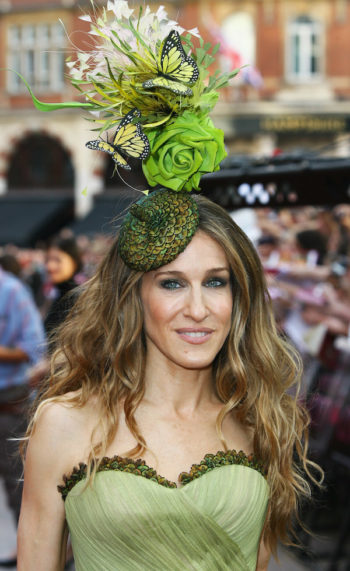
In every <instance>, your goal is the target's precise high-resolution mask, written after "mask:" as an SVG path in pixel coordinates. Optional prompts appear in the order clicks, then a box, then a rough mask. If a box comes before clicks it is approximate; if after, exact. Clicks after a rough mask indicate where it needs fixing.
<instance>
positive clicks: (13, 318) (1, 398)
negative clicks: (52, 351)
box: [0, 267, 45, 567]
mask: <svg viewBox="0 0 350 571" xmlns="http://www.w3.org/2000/svg"><path fill="white" fill-rule="evenodd" d="M44 349H45V336H44V330H43V325H42V321H41V317H40V314H39V312H38V310H37V308H36V306H35V304H34V301H33V299H32V297H31V295H30V292H29V290H28V289H27V287H26V286H25V285H23V284H22V282H21V281H20V280H19V279H17V278H16V277H15V276H14V275H12V274H10V273H8V272H5V271H4V270H3V269H2V268H1V267H0V478H2V479H3V480H4V483H5V490H6V495H7V501H8V504H9V507H10V508H11V510H12V512H13V515H14V517H15V519H16V521H18V517H19V512H20V504H21V495H22V489H21V485H20V483H19V479H20V477H21V474H22V463H21V460H20V457H19V456H18V454H17V455H16V448H17V443H14V442H13V441H10V440H9V439H13V438H18V437H21V436H22V435H23V433H24V432H25V430H26V415H25V413H26V408H27V407H26V403H27V400H28V396H29V392H30V389H29V385H28V380H29V374H30V369H31V367H32V366H33V365H35V364H36V363H37V362H38V361H39V360H40V359H41V357H42V356H43V353H44ZM15 564H16V554H11V555H10V556H9V557H8V558H7V559H5V560H2V561H1V560H0V567H9V566H13V565H15Z"/></svg>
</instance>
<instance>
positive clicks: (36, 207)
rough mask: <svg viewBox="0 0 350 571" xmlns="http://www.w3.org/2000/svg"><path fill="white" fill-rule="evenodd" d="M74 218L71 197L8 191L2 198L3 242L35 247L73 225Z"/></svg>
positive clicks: (0, 239)
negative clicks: (39, 241) (71, 223)
mask: <svg viewBox="0 0 350 571" xmlns="http://www.w3.org/2000/svg"><path fill="white" fill-rule="evenodd" d="M73 217H74V202H73V198H72V197H67V196H60V195H59V194H55V195H52V194H51V195H49V196H47V197H46V196H42V195H40V196H36V195H34V196H33V194H30V195H28V194H26V193H21V194H17V193H16V195H12V196H11V193H9V194H7V195H5V196H1V197H0V244H2V245H4V244H15V245H17V246H21V247H24V246H34V245H35V243H36V242H37V241H38V240H46V239H47V238H48V237H49V236H52V235H54V234H55V233H57V232H59V230H60V229H61V228H62V227H63V226H67V225H68V224H70V222H71V221H72V220H73Z"/></svg>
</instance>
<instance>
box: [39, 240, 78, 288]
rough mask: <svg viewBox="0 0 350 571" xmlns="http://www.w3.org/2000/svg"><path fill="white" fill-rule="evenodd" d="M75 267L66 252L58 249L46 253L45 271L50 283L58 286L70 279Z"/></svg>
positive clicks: (51, 249)
mask: <svg viewBox="0 0 350 571" xmlns="http://www.w3.org/2000/svg"><path fill="white" fill-rule="evenodd" d="M76 269H77V266H76V263H75V261H74V260H73V259H72V258H71V257H70V255H69V254H67V253H66V252H62V250H59V249H58V248H50V249H49V250H48V252H47V258H46V271H47V273H48V276H49V278H50V280H51V282H52V283H54V284H60V283H62V282H65V281H66V280H69V279H71V278H72V277H73V276H74V274H75V272H76Z"/></svg>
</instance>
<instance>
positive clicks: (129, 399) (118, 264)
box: [27, 196, 317, 550]
mask: <svg viewBox="0 0 350 571" xmlns="http://www.w3.org/2000/svg"><path fill="white" fill-rule="evenodd" d="M194 199H195V200H196V202H197V204H198V208H199V214H200V223H199V229H201V230H202V231H203V232H205V233H206V234H207V235H209V236H210V237H212V238H213V239H214V240H216V241H217V243H218V244H220V246H221V247H222V248H223V250H224V251H225V253H226V256H227V259H228V263H229V266H230V270H231V278H232V290H233V311H232V325H231V330H230V333H229V335H228V337H227V339H226V341H225V343H224V345H223V347H222V349H221V350H220V352H219V354H218V355H217V356H216V358H215V361H214V363H213V377H214V379H215V386H216V391H217V395H218V397H219V398H220V399H221V400H222V402H223V403H224V404H225V406H224V407H223V409H222V411H221V412H220V414H219V415H218V418H217V432H218V435H219V437H220V439H221V441H222V444H223V446H224V448H225V449H226V450H227V445H226V442H225V439H224V436H223V433H222V429H221V427H222V421H223V418H224V417H225V415H226V414H228V413H229V412H230V411H231V410H233V409H235V410H236V411H237V414H238V418H239V420H240V421H241V422H242V423H243V424H244V425H245V426H247V427H249V428H253V430H254V453H255V455H256V456H257V457H258V458H259V459H261V460H262V461H263V462H264V464H265V465H266V467H267V470H268V475H267V480H268V483H269V486H270V502H269V511H268V517H267V522H266V525H265V531H264V533H265V539H266V541H267V543H268V544H269V545H270V547H271V548H272V549H273V550H275V548H276V543H277V540H278V539H281V540H282V541H284V542H288V531H290V529H291V527H292V520H293V517H294V516H295V515H297V512H298V505H299V502H300V500H301V499H302V498H303V497H307V496H310V487H309V484H308V481H307V480H306V479H305V477H304V475H307V476H308V478H310V479H311V480H313V481H315V479H314V477H313V476H312V474H311V473H310V468H311V469H312V468H313V467H315V465H314V464H313V463H312V462H310V461H309V460H308V459H307V442H308V440H307V427H308V424H309V417H308V413H307V411H306V410H305V409H304V408H303V406H301V404H300V403H299V402H298V392H299V385H300V377H301V364H300V359H299V357H298V355H297V353H296V351H295V350H294V349H293V348H292V347H291V346H290V345H289V344H287V343H286V342H285V341H284V340H283V339H282V338H281V336H280V335H279V334H278V332H277V330H276V326H275V321H274V317H273V313H272V309H271V304H270V299H269V294H268V291H267V287H266V283H265V278H264V274H263V270H262V267H261V263H260V260H259V257H258V255H257V253H256V251H255V248H254V247H253V245H252V244H251V243H250V241H249V240H248V238H247V236H246V235H245V234H244V233H243V232H242V230H241V229H240V228H239V227H238V226H237V225H236V224H235V222H233V220H232V219H231V218H230V216H229V215H228V214H227V213H226V212H225V210H223V209H222V208H221V207H220V206H217V205H216V204H214V203H213V202H211V201H209V200H208V199H206V198H204V197H202V196H195V197H194ZM142 276H143V273H142V272H137V271H134V270H131V269H129V268H128V267H127V266H126V265H125V264H124V262H123V261H122V259H121V258H120V256H119V253H118V239H116V240H115V241H114V243H113V244H112V246H111V248H110V250H109V252H108V253H107V255H106V256H105V258H104V260H103V261H102V262H101V264H100V266H99V268H98V269H97V271H96V274H95V275H94V277H92V278H91V279H90V280H89V281H88V282H87V283H85V284H84V285H83V286H82V288H81V292H80V295H79V296H78V299H77V301H76V303H75V305H74V307H73V309H72V310H71V312H70V315H69V318H68V319H67V320H66V321H65V323H64V324H63V325H62V326H61V328H60V330H59V332H58V334H57V339H56V344H57V350H56V352H55V354H54V356H53V358H52V364H51V375H50V377H49V378H48V380H47V383H46V385H45V387H44V388H43V390H42V392H41V395H40V396H39V397H38V399H37V403H36V405H35V412H34V414H33V417H32V420H31V422H30V424H29V428H28V432H27V437H29V436H30V434H31V433H32V431H33V430H34V428H35V422H36V418H37V415H38V413H39V411H40V409H41V408H42V406H43V405H44V404H45V403H47V402H48V399H49V400H50V401H62V400H63V399H64V400H65V401H67V396H65V395H67V393H73V394H71V395H69V397H68V400H69V402H70V404H71V405H73V406H77V407H82V406H84V405H85V404H86V403H87V402H88V400H89V399H90V398H91V397H94V398H97V399H98V403H99V405H100V411H101V414H100V423H99V425H98V426H97V427H96V430H97V429H98V430H99V434H101V435H102V436H101V438H100V441H99V442H98V443H97V444H95V445H93V443H91V453H90V457H89V463H90V466H91V463H92V460H95V463H94V469H93V470H92V471H90V472H89V473H88V475H89V477H93V474H94V471H95V470H96V462H97V463H98V458H102V457H103V456H104V455H105V452H106V450H107V448H108V446H109V445H110V443H111V442H112V441H113V439H114V437H115V434H116V431H117V425H118V405H119V404H120V403H121V402H124V411H125V416H126V422H127V425H128V427H129V429H130V431H131V433H132V434H133V436H134V437H135V439H136V441H137V442H138V444H137V446H135V448H133V449H132V450H130V451H129V452H128V455H130V456H132V457H136V456H140V455H142V453H143V452H144V450H145V449H146V448H147V443H146V442H145V440H144V438H143V436H142V434H141V433H140V430H139V428H138V426H137V423H136V420H135V416H134V413H135V410H136V409H137V407H138V405H139V403H140V401H141V400H142V398H143V395H144V390H145V387H144V369H145V367H144V362H145V359H146V344H145V337H144V333H143V308H142V304H141V299H140V285H141V279H142ZM293 387H294V388H293ZM291 389H292V390H291ZM316 468H317V467H316Z"/></svg>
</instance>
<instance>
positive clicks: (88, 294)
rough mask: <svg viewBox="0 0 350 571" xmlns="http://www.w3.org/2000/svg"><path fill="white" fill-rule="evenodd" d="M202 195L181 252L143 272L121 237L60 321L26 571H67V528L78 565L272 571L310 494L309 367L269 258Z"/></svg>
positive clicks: (23, 550) (31, 464)
mask: <svg viewBox="0 0 350 571" xmlns="http://www.w3.org/2000/svg"><path fill="white" fill-rule="evenodd" d="M184 194H186V193H184ZM192 200H193V201H194V203H195V204H196V205H197V207H198V213H199V222H198V227H197V229H196V232H195V234H194V237H193V238H192V240H190V242H189V244H188V245H187V247H186V248H185V249H184V250H183V251H182V252H181V253H179V254H177V256H176V257H175V258H174V259H173V260H172V261H171V262H170V263H167V264H165V265H162V266H160V267H158V268H157V269H152V270H150V271H146V272H141V271H136V270H133V269H130V267H128V266H127V265H126V264H125V262H124V261H123V259H121V256H120V244H118V241H120V238H117V239H116V240H115V242H114V244H113V245H112V247H111V249H110V251H109V252H108V253H107V255H106V257H105V259H104V260H103V261H102V263H101V265H100V267H99V269H98V271H97V273H96V275H95V276H94V277H93V278H92V279H91V280H90V281H89V282H88V283H87V284H85V285H84V286H83V291H82V293H81V295H80V296H79V298H78V300H77V302H76V304H75V306H74V310H73V311H72V312H71V314H70V318H69V320H68V321H67V322H66V323H65V324H64V325H63V326H62V328H61V331H60V336H59V342H58V351H57V352H56V355H55V358H54V359H53V373H52V378H51V381H50V384H49V385H48V388H47V390H46V392H45V393H44V394H43V395H42V396H41V398H40V401H39V406H38V408H37V410H36V413H35V415H34V417H33V420H32V423H31V425H30V428H29V431H28V436H29V442H28V447H27V451H26V463H25V477H24V494H23V503H22V512H21V518H20V526H19V555H18V561H19V565H18V569H19V571H22V570H25V571H32V570H35V571H40V570H45V571H51V570H55V571H56V570H59V569H63V566H64V560H65V549H66V539H67V534H68V529H69V531H70V533H71V537H72V543H73V550H74V555H75V564H76V569H77V571H81V570H84V571H90V570H91V571H92V570H102V569H103V570H112V569H121V570H129V569H130V570H131V569H143V570H150V569H169V570H180V569H181V570H182V569H200V570H201V571H202V570H212V569H235V570H241V569H242V570H255V569H258V570H259V571H262V570H266V569H267V565H268V560H269V553H270V550H271V549H272V550H274V549H275V548H276V541H277V539H282V540H286V537H287V536H286V533H287V530H288V529H289V528H290V523H291V519H292V517H293V516H294V515H295V513H296V509H297V505H298V502H299V500H300V498H301V497H302V496H305V495H309V486H308V484H307V482H306V480H305V479H304V478H303V476H302V473H303V471H306V472H307V473H309V468H308V467H309V465H310V462H309V461H308V460H307V459H306V448H307V447H306V445H305V444H303V443H302V439H303V437H304V436H305V435H306V426H307V424H308V418H307V414H306V412H305V411H304V410H303V409H302V408H301V407H300V406H299V405H298V404H297V399H296V397H293V396H291V392H290V390H289V389H290V388H291V387H292V386H293V385H294V384H296V385H297V386H298V384H299V365H298V361H297V358H296V356H295V353H294V352H293V350H292V349H291V348H290V347H289V346H287V345H286V344H285V343H284V341H283V340H281V339H280V338H279V337H278V335H277V333H276V330H275V325H274V321H273V317H272V313H271V309H270V303H269V300H268V294H267V290H266V286H265V281H264V276H263V272H262V269H261V265H260V262H259V259H258V256H257V254H256V252H255V250H254V248H253V246H252V245H251V243H250V242H249V240H248V239H247V237H246V236H245V234H244V233H243V232H242V231H241V230H240V229H239V227H238V226H237V225H236V224H235V223H234V222H233V221H232V220H231V218H230V217H229V216H228V214H227V213H226V212H225V211H224V210H223V209H222V208H221V207H219V206H217V205H215V204H213V203H211V202H210V201H208V200H207V199H205V198H203V197H200V196H196V197H194V198H192ZM296 392H297V391H296ZM218 450H221V451H223V452H218ZM234 451H241V452H234ZM252 455H254V457H253V456H252ZM140 457H142V459H143V460H144V462H143V461H140V460H136V459H139V458H140ZM81 462H83V463H86V464H87V465H88V467H87V468H86V466H83V465H80V468H77V469H75V470H73V467H74V466H78V465H79V463H81ZM191 465H193V466H192V469H190V466H191ZM151 467H153V468H151ZM63 474H66V475H67V476H68V477H67V478H66V480H65V481H63V480H62V475H63ZM179 474H180V476H179ZM148 480H151V481H148ZM57 486H60V491H61V494H62V497H63V499H65V501H63V500H62V497H61V494H59V493H58V492H57ZM172 488H174V489H172ZM67 524H68V525H67Z"/></svg>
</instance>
